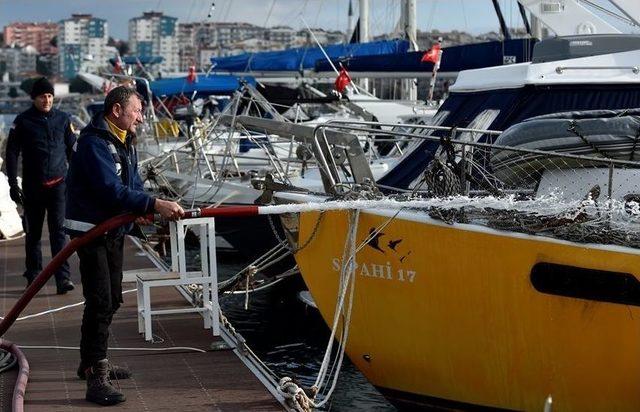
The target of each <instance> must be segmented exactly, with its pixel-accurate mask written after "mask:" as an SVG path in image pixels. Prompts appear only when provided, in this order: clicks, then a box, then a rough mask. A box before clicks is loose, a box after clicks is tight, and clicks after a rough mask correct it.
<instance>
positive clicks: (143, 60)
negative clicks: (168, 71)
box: [109, 56, 164, 66]
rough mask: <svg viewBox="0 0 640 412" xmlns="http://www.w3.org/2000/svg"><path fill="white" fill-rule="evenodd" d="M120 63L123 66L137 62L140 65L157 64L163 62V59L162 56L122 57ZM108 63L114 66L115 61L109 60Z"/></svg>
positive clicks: (113, 59)
mask: <svg viewBox="0 0 640 412" xmlns="http://www.w3.org/2000/svg"><path fill="white" fill-rule="evenodd" d="M122 61H123V62H124V63H125V64H138V62H140V64H159V63H162V62H163V61H164V57H162V56H124V57H122ZM109 63H111V65H113V66H115V65H116V59H115V58H111V59H109Z"/></svg>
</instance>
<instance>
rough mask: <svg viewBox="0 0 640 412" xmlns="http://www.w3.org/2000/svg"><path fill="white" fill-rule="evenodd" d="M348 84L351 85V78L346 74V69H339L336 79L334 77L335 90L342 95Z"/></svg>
mask: <svg viewBox="0 0 640 412" xmlns="http://www.w3.org/2000/svg"><path fill="white" fill-rule="evenodd" d="M349 83H351V76H349V73H347V69H345V68H344V67H341V68H340V73H339V74H338V77H336V81H335V83H334V86H335V88H336V90H337V91H339V92H340V93H342V92H343V91H344V89H345V88H346V87H347V86H348V85H349Z"/></svg>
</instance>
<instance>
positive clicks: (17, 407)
mask: <svg viewBox="0 0 640 412" xmlns="http://www.w3.org/2000/svg"><path fill="white" fill-rule="evenodd" d="M259 209H260V208H259V207H258V206H232V207H218V208H210V209H194V210H187V211H185V214H184V216H183V217H182V219H192V218H196V217H222V216H225V217H243V216H255V215H258V214H259ZM138 217H139V216H137V215H134V214H132V213H128V214H124V215H119V216H116V217H113V218H111V219H109V220H106V221H104V222H102V223H100V224H99V225H97V226H95V227H93V228H92V229H91V230H89V231H88V232H87V233H85V234H84V235H82V236H79V237H76V238H74V239H73V240H71V241H70V242H69V243H68V244H67V246H65V247H64V249H62V250H61V251H60V252H59V253H58V254H57V255H55V256H54V257H53V259H51V262H49V264H48V265H47V266H46V267H45V268H44V269H43V270H42V272H40V274H39V275H38V276H36V277H35V278H34V279H33V282H31V285H29V287H28V288H27V289H26V290H25V291H24V293H23V294H22V296H21V297H20V299H18V301H17V302H16V304H15V305H13V307H12V308H11V310H10V311H9V313H7V315H6V316H5V317H4V319H2V322H0V337H2V336H4V334H5V333H6V332H7V331H8V330H9V328H10V327H11V325H13V323H14V322H15V321H16V319H17V318H18V316H19V315H20V313H21V312H22V311H23V310H24V308H26V307H27V305H28V304H29V302H31V299H33V297H34V296H35V295H36V294H37V293H38V292H39V291H40V289H42V287H43V286H44V285H45V284H46V283H47V281H48V280H49V278H50V277H51V276H52V275H53V273H54V272H55V271H56V270H57V269H58V268H59V267H60V265H62V263H64V262H65V261H66V260H67V259H68V258H69V257H70V256H71V255H72V254H73V253H74V252H75V251H76V250H78V248H80V247H81V246H84V245H86V244H87V243H89V242H91V241H92V240H94V239H95V238H97V237H99V236H101V235H103V234H104V233H106V232H108V231H110V230H113V229H116V228H118V227H120V226H123V225H126V224H128V223H131V222H133V221H134V220H135V219H136V218H138ZM145 218H146V219H148V220H154V218H156V220H157V218H159V217H158V216H157V215H147V216H145ZM0 348H2V349H5V350H7V351H9V352H11V353H12V354H14V355H15V356H16V358H17V359H18V365H19V367H20V369H19V372H18V379H17V381H16V386H15V389H14V392H13V411H14V412H22V410H23V402H24V393H25V391H26V387H27V380H28V379H29V364H28V363H27V359H26V358H25V356H24V354H23V353H22V352H21V351H20V349H19V348H18V347H17V346H16V345H15V344H13V343H11V342H9V341H7V340H4V339H0Z"/></svg>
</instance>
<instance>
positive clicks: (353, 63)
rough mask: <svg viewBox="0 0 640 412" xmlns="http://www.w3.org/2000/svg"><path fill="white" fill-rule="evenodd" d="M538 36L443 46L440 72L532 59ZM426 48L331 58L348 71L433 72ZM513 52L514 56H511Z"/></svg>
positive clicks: (322, 66)
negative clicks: (423, 59) (533, 38)
mask: <svg viewBox="0 0 640 412" xmlns="http://www.w3.org/2000/svg"><path fill="white" fill-rule="evenodd" d="M535 42H536V41H535V40H532V39H512V40H504V41H490V42H484V43H474V44H464V45H461V46H451V47H445V48H443V49H442V61H441V62H440V71H441V72H459V71H462V70H469V69H479V68H483V67H491V66H501V65H503V64H504V58H505V57H507V58H508V59H510V60H511V59H515V60H513V61H510V62H509V63H522V62H526V61H530V60H531V53H532V51H533V45H534V44H535ZM424 53H425V52H424V51H417V52H403V53H396V54H382V55H376V56H356V57H346V58H340V59H332V60H333V62H334V64H335V65H336V67H337V66H338V63H342V65H343V66H344V67H346V69H347V71H349V72H423V71H427V72H430V71H431V70H433V63H431V62H421V61H420V59H422V56H423V55H424ZM511 56H512V57H511ZM315 69H316V71H319V72H324V71H332V70H333V69H332V68H331V66H330V65H329V62H327V61H326V59H325V60H318V61H317V62H316V64H315Z"/></svg>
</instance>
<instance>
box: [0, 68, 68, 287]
mask: <svg viewBox="0 0 640 412" xmlns="http://www.w3.org/2000/svg"><path fill="white" fill-rule="evenodd" d="M31 98H32V99H33V106H31V108H29V109H28V110H27V111H25V112H23V113H20V114H19V115H18V116H17V117H16V119H15V120H14V122H13V125H12V126H11V130H10V131H9V139H8V141H7V153H6V161H7V177H8V178H9V186H10V192H9V193H10V195H11V199H13V201H14V202H16V203H18V204H22V206H23V208H24V218H25V232H26V242H25V252H26V253H25V265H26V271H25V272H24V277H25V278H27V285H28V284H31V282H32V281H33V279H34V278H35V277H36V276H37V275H38V273H40V271H41V270H42V248H41V246H40V238H41V237H42V225H43V223H44V215H45V212H46V213H47V223H48V225H49V240H50V242H51V254H52V255H53V256H55V255H56V254H57V253H58V252H59V251H60V250H62V248H63V247H64V246H65V245H66V243H67V237H66V235H65V232H64V198H65V195H64V191H65V182H64V175H65V173H66V172H67V161H68V159H69V156H70V155H71V152H72V148H73V145H74V144H75V142H76V137H75V134H74V133H73V129H72V126H71V122H70V120H69V115H68V114H66V113H64V112H61V111H59V110H56V109H54V108H53V85H52V84H51V83H49V81H48V80H47V79H45V78H44V77H43V78H41V79H38V80H37V81H36V82H35V83H34V85H33V89H32V90H31ZM20 153H22V189H20V186H18V179H17V175H18V158H19V157H20ZM55 278H56V285H57V292H58V294H64V293H67V292H68V291H70V290H73V283H72V282H71V280H70V279H69V264H68V263H67V262H65V263H64V264H63V265H62V266H61V267H60V269H58V271H57V272H56V273H55Z"/></svg>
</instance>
